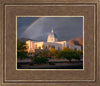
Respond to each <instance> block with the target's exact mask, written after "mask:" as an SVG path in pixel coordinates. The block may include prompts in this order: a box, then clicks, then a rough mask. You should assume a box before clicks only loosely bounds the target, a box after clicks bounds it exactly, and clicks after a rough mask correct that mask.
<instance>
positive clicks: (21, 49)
mask: <svg viewBox="0 0 100 86" xmlns="http://www.w3.org/2000/svg"><path fill="white" fill-rule="evenodd" d="M26 49H27V48H26V44H25V43H23V42H21V41H20V40H17V57H18V58H19V59H25V58H27V57H28V56H27V51H25V50H26Z"/></svg>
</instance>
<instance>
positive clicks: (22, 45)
mask: <svg viewBox="0 0 100 86" xmlns="http://www.w3.org/2000/svg"><path fill="white" fill-rule="evenodd" d="M25 49H27V48H26V44H25V43H24V42H21V41H20V40H17V50H25Z"/></svg>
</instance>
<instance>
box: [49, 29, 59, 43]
mask: <svg viewBox="0 0 100 86" xmlns="http://www.w3.org/2000/svg"><path fill="white" fill-rule="evenodd" d="M57 41H58V39H57V36H56V34H55V33H54V30H53V28H52V30H51V33H50V34H49V35H48V38H47V42H57Z"/></svg>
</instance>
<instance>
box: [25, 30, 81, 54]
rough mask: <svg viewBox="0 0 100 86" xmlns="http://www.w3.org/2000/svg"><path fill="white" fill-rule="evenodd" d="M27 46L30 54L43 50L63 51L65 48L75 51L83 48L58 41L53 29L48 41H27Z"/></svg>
mask: <svg viewBox="0 0 100 86" xmlns="http://www.w3.org/2000/svg"><path fill="white" fill-rule="evenodd" d="M26 44H27V51H28V52H35V51H36V50H42V49H50V48H54V49H56V50H61V49H63V48H64V47H68V48H71V49H73V50H81V46H79V45H71V43H70V42H68V41H66V40H65V41H58V39H57V36H56V34H55V33H54V30H53V29H52V31H51V33H50V34H49V35H48V38H47V41H46V42H44V41H40V42H36V41H31V40H28V41H26Z"/></svg>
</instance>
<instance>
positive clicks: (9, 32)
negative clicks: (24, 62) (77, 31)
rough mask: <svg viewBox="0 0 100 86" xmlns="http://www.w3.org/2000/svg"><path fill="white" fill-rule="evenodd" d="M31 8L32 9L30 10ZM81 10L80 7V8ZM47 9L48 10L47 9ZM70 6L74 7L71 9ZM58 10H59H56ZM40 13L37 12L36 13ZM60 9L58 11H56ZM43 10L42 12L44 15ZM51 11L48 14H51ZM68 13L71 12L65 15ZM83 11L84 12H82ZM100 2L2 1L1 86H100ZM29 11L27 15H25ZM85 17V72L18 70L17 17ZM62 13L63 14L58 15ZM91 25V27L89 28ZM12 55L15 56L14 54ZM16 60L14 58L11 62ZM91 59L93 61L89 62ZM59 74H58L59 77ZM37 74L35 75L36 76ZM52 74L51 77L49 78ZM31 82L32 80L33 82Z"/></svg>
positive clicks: (85, 0) (0, 25)
mask: <svg viewBox="0 0 100 86" xmlns="http://www.w3.org/2000/svg"><path fill="white" fill-rule="evenodd" d="M27 5H29V6H27ZM77 5H78V6H80V7H78V6H77ZM44 6H46V7H44ZM50 6H52V7H51V8H50ZM71 6H74V8H73V7H71ZM57 8H59V9H57ZM37 9H38V11H37ZM53 9H57V10H53ZM41 10H42V11H41ZM48 10H49V11H48ZM65 10H67V11H68V12H67V13H66V11H65ZM81 10H82V11H81ZM99 10H100V0H77V1H76V0H38V1H37V0H1V1H0V40H1V42H0V85H1V86H24V85H25V86H29V85H30V86H61V85H62V86H99V85H100V62H99V61H100V53H99V52H100V46H99V44H100V34H99V32H100V24H99V23H100V20H99V18H100V15H99V14H100V11H99ZM26 11H27V12H26ZM32 11H35V12H34V15H38V16H39V15H40V16H41V15H42V16H47V15H51V16H52V15H55V16H56V15H58V16H59V15H61V16H64V15H83V16H85V21H84V22H85V27H84V28H86V29H85V32H84V36H85V44H84V47H85V59H87V61H86V60H85V69H84V70H67V71H66V70H60V71H59V70H41V71H39V70H33V71H31V70H26V71H24V70H23V71H22V70H16V58H14V57H15V56H16V17H15V16H19V15H22V16H23V15H29V14H30V15H33V12H32ZM59 11H61V12H59ZM87 23H88V24H87ZM12 52H13V53H12ZM12 57H13V58H12ZM87 57H91V58H87ZM57 73H58V74H57ZM33 74H34V75H33ZM50 74H51V75H50ZM30 79H31V80H30Z"/></svg>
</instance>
